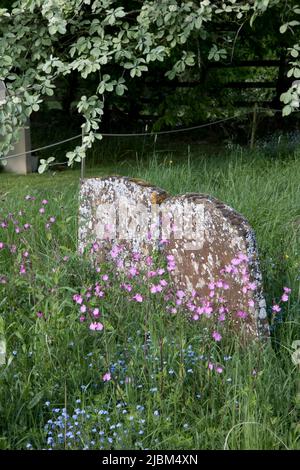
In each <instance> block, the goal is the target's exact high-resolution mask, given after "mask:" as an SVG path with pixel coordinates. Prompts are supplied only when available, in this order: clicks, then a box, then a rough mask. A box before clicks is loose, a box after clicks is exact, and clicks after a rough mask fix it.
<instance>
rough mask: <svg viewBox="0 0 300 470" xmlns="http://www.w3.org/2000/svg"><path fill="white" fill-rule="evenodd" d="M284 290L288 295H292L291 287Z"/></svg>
mask: <svg viewBox="0 0 300 470" xmlns="http://www.w3.org/2000/svg"><path fill="white" fill-rule="evenodd" d="M283 290H284V292H285V293H286V294H290V293H291V292H292V289H290V288H289V287H284V288H283Z"/></svg>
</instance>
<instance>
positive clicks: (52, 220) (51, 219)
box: [49, 216, 56, 224]
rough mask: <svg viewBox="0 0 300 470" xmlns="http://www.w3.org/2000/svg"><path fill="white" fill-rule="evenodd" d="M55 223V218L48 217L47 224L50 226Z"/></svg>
mask: <svg viewBox="0 0 300 470" xmlns="http://www.w3.org/2000/svg"><path fill="white" fill-rule="evenodd" d="M55 221H56V218H55V217H53V216H52V217H50V219H49V222H50V223H51V224H54V222H55Z"/></svg>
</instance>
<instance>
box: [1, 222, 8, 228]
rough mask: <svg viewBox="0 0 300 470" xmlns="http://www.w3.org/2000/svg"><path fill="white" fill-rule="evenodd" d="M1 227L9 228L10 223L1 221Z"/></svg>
mask: <svg viewBox="0 0 300 470" xmlns="http://www.w3.org/2000/svg"><path fill="white" fill-rule="evenodd" d="M0 227H1V228H7V227H8V224H7V223H6V222H1V224H0Z"/></svg>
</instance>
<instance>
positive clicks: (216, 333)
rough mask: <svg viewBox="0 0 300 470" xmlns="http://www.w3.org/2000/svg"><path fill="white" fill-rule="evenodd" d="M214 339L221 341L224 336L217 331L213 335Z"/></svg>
mask: <svg viewBox="0 0 300 470" xmlns="http://www.w3.org/2000/svg"><path fill="white" fill-rule="evenodd" d="M212 337H213V339H214V340H215V341H217V342H218V341H221V339H222V335H221V334H220V333H218V332H217V331H214V332H213V334H212Z"/></svg>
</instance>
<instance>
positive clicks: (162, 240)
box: [159, 238, 170, 245]
mask: <svg viewBox="0 0 300 470" xmlns="http://www.w3.org/2000/svg"><path fill="white" fill-rule="evenodd" d="M169 243H170V241H169V240H167V238H162V239H161V240H160V241H159V244H160V245H168V244H169Z"/></svg>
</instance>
